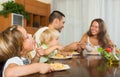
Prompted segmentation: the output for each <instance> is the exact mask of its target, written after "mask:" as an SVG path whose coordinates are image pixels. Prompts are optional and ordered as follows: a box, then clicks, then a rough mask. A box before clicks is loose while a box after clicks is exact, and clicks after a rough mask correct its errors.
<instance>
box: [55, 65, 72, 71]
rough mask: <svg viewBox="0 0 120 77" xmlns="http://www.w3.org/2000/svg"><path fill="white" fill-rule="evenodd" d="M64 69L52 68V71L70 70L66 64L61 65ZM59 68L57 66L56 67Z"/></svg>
mask: <svg viewBox="0 0 120 77" xmlns="http://www.w3.org/2000/svg"><path fill="white" fill-rule="evenodd" d="M62 65H63V66H64V67H62V68H55V67H53V68H54V71H62V70H68V69H70V66H69V65H67V64H62ZM58 66H59V65H58Z"/></svg>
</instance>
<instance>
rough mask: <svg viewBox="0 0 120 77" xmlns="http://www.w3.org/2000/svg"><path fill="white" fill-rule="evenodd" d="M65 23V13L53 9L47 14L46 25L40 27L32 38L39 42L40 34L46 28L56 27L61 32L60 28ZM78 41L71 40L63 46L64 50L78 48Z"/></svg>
mask: <svg viewBox="0 0 120 77" xmlns="http://www.w3.org/2000/svg"><path fill="white" fill-rule="evenodd" d="M64 23H65V15H64V14H63V13H62V12H60V11H57V10H55V11H53V12H52V13H51V14H50V16H49V25H48V27H43V28H40V29H39V30H38V31H37V32H36V33H35V34H34V38H35V41H36V42H37V43H39V44H40V39H39V38H40V34H41V33H42V32H43V31H44V30H46V29H48V28H49V29H56V30H58V31H59V32H61V30H62V28H64ZM78 45H79V43H78V42H73V43H71V44H69V45H67V46H65V48H64V51H73V50H77V49H78Z"/></svg>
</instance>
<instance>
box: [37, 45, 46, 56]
mask: <svg viewBox="0 0 120 77" xmlns="http://www.w3.org/2000/svg"><path fill="white" fill-rule="evenodd" d="M36 55H37V56H38V57H40V56H43V55H44V50H43V49H42V47H38V48H36Z"/></svg>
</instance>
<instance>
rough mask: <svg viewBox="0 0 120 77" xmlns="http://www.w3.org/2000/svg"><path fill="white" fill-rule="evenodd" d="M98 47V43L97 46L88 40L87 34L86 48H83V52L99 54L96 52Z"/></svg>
mask: <svg viewBox="0 0 120 77" xmlns="http://www.w3.org/2000/svg"><path fill="white" fill-rule="evenodd" d="M99 47H100V46H99V45H97V46H94V45H92V43H91V42H90V37H89V36H88V40H87V44H86V49H84V51H83V54H100V53H99V52H98V48H99Z"/></svg>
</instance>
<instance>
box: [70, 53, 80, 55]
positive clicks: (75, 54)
mask: <svg viewBox="0 0 120 77" xmlns="http://www.w3.org/2000/svg"><path fill="white" fill-rule="evenodd" d="M79 54H80V53H78V52H72V55H79Z"/></svg>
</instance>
